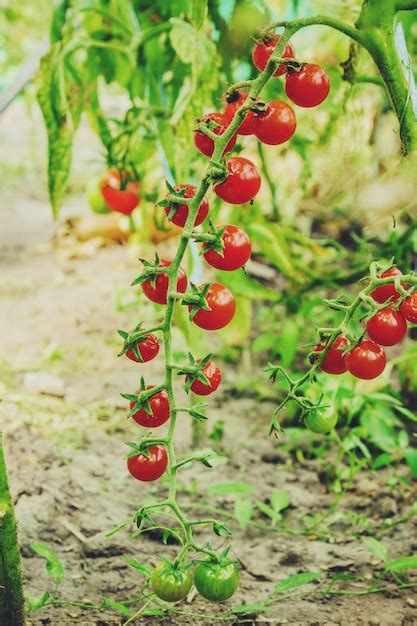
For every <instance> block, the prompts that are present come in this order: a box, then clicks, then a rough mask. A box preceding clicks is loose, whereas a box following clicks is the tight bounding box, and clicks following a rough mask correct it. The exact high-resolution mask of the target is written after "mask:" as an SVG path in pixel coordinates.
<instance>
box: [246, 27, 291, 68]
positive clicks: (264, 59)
mask: <svg viewBox="0 0 417 626" xmlns="http://www.w3.org/2000/svg"><path fill="white" fill-rule="evenodd" d="M280 39H281V36H280V35H273V36H272V37H271V38H270V39H267V40H262V39H261V40H259V41H257V42H256V43H255V45H254V47H253V50H252V60H253V63H254V65H255V66H256V67H257V68H258V70H259V71H262V70H264V69H265V68H266V65H267V63H268V61H269V58H270V56H271V54H272V53H273V52H274V50H275V48H276V47H277V43H278V42H279V40H280ZM281 56H282V58H284V59H294V58H295V48H294V46H293V45H292V43H291V42H290V41H289V42H288V43H287V44H286V46H285V48H284V52H283V53H282V55H281ZM286 71H287V68H286V67H285V65H278V67H277V69H276V70H275V72H274V76H281V75H282V74H285V72H286Z"/></svg>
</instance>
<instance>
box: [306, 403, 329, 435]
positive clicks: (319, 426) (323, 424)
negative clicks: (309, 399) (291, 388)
mask: <svg viewBox="0 0 417 626" xmlns="http://www.w3.org/2000/svg"><path fill="white" fill-rule="evenodd" d="M305 424H306V426H307V428H308V429H309V430H311V432H313V433H316V434H317V435H325V434H327V433H329V432H330V431H331V430H333V428H334V427H335V426H336V424H337V414H336V413H335V411H334V410H333V409H331V408H329V409H324V410H319V411H313V412H312V413H309V414H308V415H307V417H306V418H305Z"/></svg>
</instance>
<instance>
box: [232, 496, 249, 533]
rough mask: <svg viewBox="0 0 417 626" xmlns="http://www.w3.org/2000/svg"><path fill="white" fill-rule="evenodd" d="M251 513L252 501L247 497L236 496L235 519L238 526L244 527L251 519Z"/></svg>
mask: <svg viewBox="0 0 417 626" xmlns="http://www.w3.org/2000/svg"><path fill="white" fill-rule="evenodd" d="M252 513H253V502H252V500H249V499H248V498H237V499H236V501H235V510H234V515H235V520H236V521H237V523H238V524H239V526H240V528H246V527H247V526H248V524H249V522H250V521H251V518H252Z"/></svg>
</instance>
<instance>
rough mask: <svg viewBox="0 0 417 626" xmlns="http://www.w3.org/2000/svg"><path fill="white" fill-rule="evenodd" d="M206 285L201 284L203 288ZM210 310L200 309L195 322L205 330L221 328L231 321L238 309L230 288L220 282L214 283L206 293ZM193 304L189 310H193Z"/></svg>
mask: <svg viewBox="0 0 417 626" xmlns="http://www.w3.org/2000/svg"><path fill="white" fill-rule="evenodd" d="M203 287H204V285H200V289H202V288H203ZM206 301H207V305H208V307H209V309H208V311H205V310H204V309H200V310H199V311H197V313H196V314H195V315H194V317H193V322H194V324H196V325H197V326H199V327H200V328H204V329H205V330H219V329H220V328H224V327H225V326H227V324H229V323H230V322H231V320H232V319H233V316H234V314H235V311H236V302H235V299H234V296H233V294H232V292H231V291H230V289H228V288H227V287H225V286H224V285H221V284H220V283H212V284H211V285H210V287H209V290H208V292H207V295H206ZM192 308H193V307H192V305H189V310H190V311H192Z"/></svg>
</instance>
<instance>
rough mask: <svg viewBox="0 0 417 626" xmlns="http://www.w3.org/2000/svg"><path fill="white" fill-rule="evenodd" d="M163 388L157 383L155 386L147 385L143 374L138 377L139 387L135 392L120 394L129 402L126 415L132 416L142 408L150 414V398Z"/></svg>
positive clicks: (163, 388)
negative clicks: (128, 409)
mask: <svg viewBox="0 0 417 626" xmlns="http://www.w3.org/2000/svg"><path fill="white" fill-rule="evenodd" d="M163 390H165V387H164V385H158V386H157V387H147V386H146V384H145V380H144V378H143V376H142V377H141V379H140V388H139V389H138V390H137V391H136V392H135V393H121V394H120V395H121V396H122V398H124V399H125V400H129V402H130V403H131V409H130V411H129V413H128V414H127V417H128V418H129V417H132V416H133V415H135V413H137V412H138V411H140V410H141V409H143V410H144V411H145V413H147V415H152V407H151V404H150V399H151V398H152V396H155V395H156V394H158V393H160V392H161V391H163Z"/></svg>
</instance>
